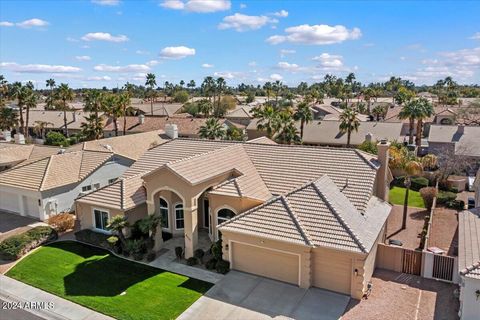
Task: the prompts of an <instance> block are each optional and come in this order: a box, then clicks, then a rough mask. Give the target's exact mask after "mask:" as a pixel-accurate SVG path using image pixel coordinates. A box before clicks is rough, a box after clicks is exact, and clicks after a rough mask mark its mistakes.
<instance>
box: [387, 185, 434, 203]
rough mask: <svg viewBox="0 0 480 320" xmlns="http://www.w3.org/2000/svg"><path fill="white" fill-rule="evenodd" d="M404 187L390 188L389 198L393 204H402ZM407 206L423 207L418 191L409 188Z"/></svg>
mask: <svg viewBox="0 0 480 320" xmlns="http://www.w3.org/2000/svg"><path fill="white" fill-rule="evenodd" d="M405 190H406V189H405V188H400V187H393V188H392V189H390V195H389V199H390V202H391V203H393V204H398V205H402V206H403V202H404V201H405ZM408 206H409V207H417V208H425V204H424V203H423V199H422V196H421V195H420V192H418V191H413V190H410V191H409V192H408Z"/></svg>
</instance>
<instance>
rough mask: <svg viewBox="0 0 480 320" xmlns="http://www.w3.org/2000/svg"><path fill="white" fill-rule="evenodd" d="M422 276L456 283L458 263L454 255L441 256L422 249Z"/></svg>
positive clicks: (457, 279)
mask: <svg viewBox="0 0 480 320" xmlns="http://www.w3.org/2000/svg"><path fill="white" fill-rule="evenodd" d="M422 255H423V270H422V277H424V278H428V279H437V280H442V281H446V282H453V283H458V281H459V276H458V263H457V258H456V257H450V256H443V255H439V254H434V253H432V252H428V251H423V252H422Z"/></svg>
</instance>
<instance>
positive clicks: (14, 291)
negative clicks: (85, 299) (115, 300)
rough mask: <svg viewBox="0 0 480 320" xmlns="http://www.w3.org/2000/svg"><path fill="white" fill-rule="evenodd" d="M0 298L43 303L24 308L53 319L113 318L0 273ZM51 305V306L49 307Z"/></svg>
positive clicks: (24, 303)
mask: <svg viewBox="0 0 480 320" xmlns="http://www.w3.org/2000/svg"><path fill="white" fill-rule="evenodd" d="M0 299H1V300H4V301H6V302H15V303H19V304H20V305H21V306H23V307H25V306H26V304H27V303H33V302H35V303H37V304H38V303H45V305H46V306H44V307H43V308H24V310H25V311H28V312H29V313H31V314H34V315H36V316H38V317H41V318H44V319H53V320H65V319H69V320H94V319H95V320H113V318H111V317H108V316H106V315H103V314H101V313H98V312H95V311H93V310H90V309H88V308H85V307H82V306H80V305H78V304H76V303H73V302H71V301H68V300H65V299H62V298H60V297H57V296H55V295H53V294H50V293H48V292H45V291H42V290H40V289H37V288H34V287H32V286H29V285H27V284H25V283H23V282H20V281H17V280H14V279H12V278H9V277H6V276H4V275H0ZM50 306H51V307H50Z"/></svg>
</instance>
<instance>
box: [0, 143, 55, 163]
mask: <svg viewBox="0 0 480 320" xmlns="http://www.w3.org/2000/svg"><path fill="white" fill-rule="evenodd" d="M59 150H60V148H58V147H50V146H41V145H35V144H13V143H0V165H8V164H17V163H20V162H22V161H25V160H30V161H31V160H35V159H40V158H44V157H47V156H49V155H52V154H56V153H58V151H59Z"/></svg>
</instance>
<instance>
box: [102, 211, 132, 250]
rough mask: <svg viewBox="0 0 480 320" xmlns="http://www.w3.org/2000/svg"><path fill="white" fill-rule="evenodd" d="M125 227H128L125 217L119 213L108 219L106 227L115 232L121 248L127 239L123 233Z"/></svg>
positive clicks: (124, 246)
mask: <svg viewBox="0 0 480 320" xmlns="http://www.w3.org/2000/svg"><path fill="white" fill-rule="evenodd" d="M126 227H128V222H127V218H126V217H124V216H121V215H117V216H115V217H113V218H112V219H110V221H109V222H108V225H107V229H108V230H111V231H113V232H115V234H116V235H117V236H118V239H119V240H120V242H121V244H122V246H123V248H126V245H127V240H126V239H125V235H124V234H123V229H125V228H126Z"/></svg>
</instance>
